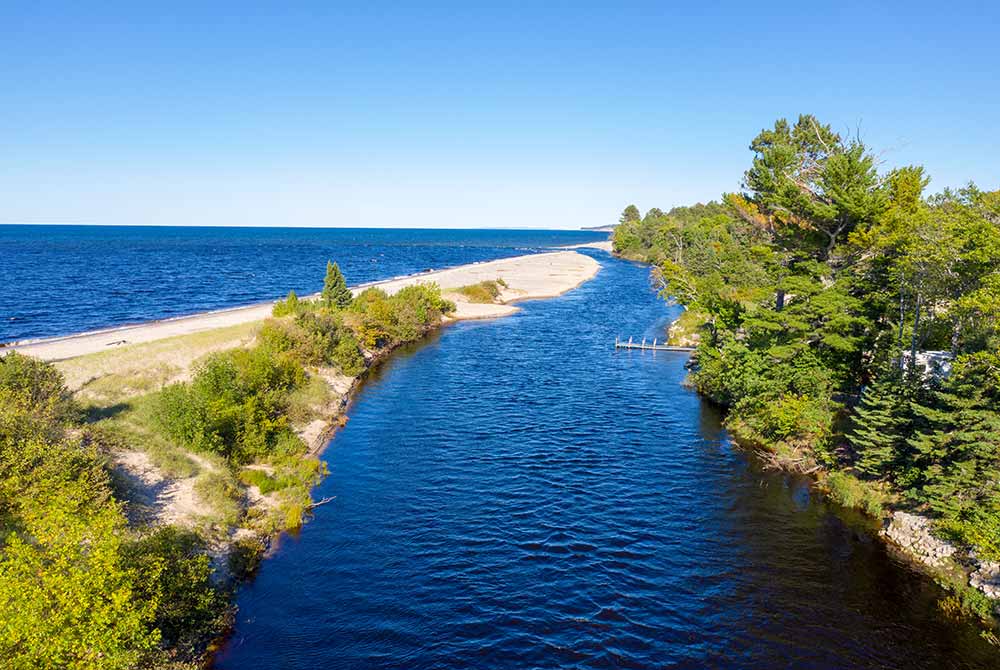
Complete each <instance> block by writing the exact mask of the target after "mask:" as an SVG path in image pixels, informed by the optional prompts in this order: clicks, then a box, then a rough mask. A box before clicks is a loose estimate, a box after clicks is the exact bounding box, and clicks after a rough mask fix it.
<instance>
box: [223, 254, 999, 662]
mask: <svg viewBox="0 0 1000 670" xmlns="http://www.w3.org/2000/svg"><path fill="white" fill-rule="evenodd" d="M597 257H598V258H600V259H601V260H602V261H603V262H604V265H605V267H604V269H603V270H602V272H601V274H600V275H598V277H597V278H596V279H594V280H592V281H591V282H589V283H587V284H585V285H584V286H582V287H581V288H579V289H577V290H576V291H574V292H571V293H569V294H567V295H566V296H564V297H562V298H559V299H554V300H549V301H539V302H531V303H526V304H524V305H523V307H524V310H523V311H522V312H521V313H519V314H517V315H516V316H513V317H510V318H506V319H502V320H496V321H488V322H467V323H461V324H458V325H455V326H451V327H448V328H446V329H444V331H443V332H441V333H440V334H439V335H438V336H436V337H435V338H433V339H431V340H430V341H428V342H425V343H423V344H421V345H419V346H416V347H414V348H412V349H410V350H409V351H407V352H404V353H403V354H402V355H399V356H397V357H395V358H394V359H393V360H392V361H390V362H389V363H388V364H387V365H385V366H384V367H383V368H382V369H381V371H380V372H379V373H377V374H376V375H375V376H374V377H373V378H372V379H371V380H370V381H369V382H368V383H367V384H366V385H365V386H364V388H363V389H362V391H361V393H360V395H359V397H358V398H357V401H356V402H355V403H354V405H353V406H352V407H351V409H350V412H349V415H350V422H349V423H348V424H347V426H346V428H344V429H343V430H342V431H340V432H339V433H338V435H337V436H336V438H335V440H334V441H333V442H332V443H331V446H330V448H329V449H328V451H327V452H326V458H327V459H328V461H329V463H330V468H331V471H332V474H331V476H330V477H329V478H328V479H327V480H326V481H325V482H324V483H323V484H322V485H321V486H320V488H319V490H318V491H317V492H316V493H317V495H318V496H336V499H335V500H334V501H333V502H331V503H330V504H327V505H324V506H322V507H319V508H318V509H317V510H316V516H315V518H314V519H313V520H312V521H311V522H310V523H309V524H307V525H306V526H305V528H304V529H303V530H302V531H301V534H300V535H299V536H297V537H287V536H286V537H284V538H282V540H281V542H280V545H279V550H278V551H277V554H276V555H275V556H274V557H273V558H271V559H269V560H267V561H265V562H264V564H263V566H262V568H261V570H260V573H259V575H258V577H257V579H256V580H255V581H254V582H252V583H251V584H249V585H247V586H245V587H244V588H243V589H242V591H241V593H240V595H239V599H238V600H239V607H240V610H239V614H238V617H237V625H236V630H235V632H234V634H233V636H232V638H231V640H230V643H229V645H228V646H227V647H226V648H225V649H224V651H223V652H222V653H221V654H220V655H219V658H218V664H219V666H220V667H222V668H232V669H241V670H242V669H246V668H301V669H303V670H304V669H314V668H359V669H360V668H407V669H410V670H418V669H423V668H427V669H430V668H475V669H480V668H762V669H763V668H767V669H770V668H784V667H792V668H906V669H908V670H909V669H914V668H934V669H938V668H987V667H994V668H995V667H997V663H998V661H1000V655H998V654H997V653H996V650H993V649H992V648H990V647H988V645H986V644H985V643H984V642H982V641H981V640H980V639H979V638H978V637H977V635H976V633H975V632H974V631H972V630H971V629H968V628H965V627H963V626H956V625H949V624H947V623H946V622H944V621H942V620H941V619H940V618H939V615H938V614H937V613H936V609H935V605H934V598H935V597H936V596H937V595H938V592H937V590H936V588H935V587H933V586H932V585H930V584H929V583H928V582H927V581H926V580H925V579H923V578H921V577H919V576H917V575H916V574H914V573H913V572H911V571H910V570H909V569H907V568H906V567H905V566H904V565H902V564H900V563H898V562H896V561H895V560H894V559H893V558H891V557H890V556H888V555H887V554H886V551H885V549H884V548H883V547H882V545H881V544H880V543H879V542H877V541H875V540H874V539H872V537H871V535H869V534H868V533H867V532H866V529H865V528H864V526H863V523H862V522H860V521H854V522H847V521H844V520H842V518H841V517H839V516H838V515H837V514H835V513H833V512H832V511H831V510H830V509H829V508H828V507H827V506H826V505H825V504H824V503H822V502H821V501H819V500H817V499H815V498H814V497H813V496H812V495H811V493H810V490H809V487H808V485H807V483H806V482H805V481H802V480H799V479H795V478H791V477H784V476H780V475H776V474H769V473H765V472H762V471H761V470H760V468H759V467H758V466H757V465H756V464H755V462H754V461H753V459H752V458H749V457H748V456H746V455H745V454H743V453H741V452H740V451H738V450H736V449H734V447H733V446H732V445H731V444H730V442H729V440H728V439H727V438H726V435H725V434H724V432H723V431H722V429H721V428H720V417H719V415H718V413H717V412H716V411H714V410H713V409H712V408H711V407H709V406H707V405H706V404H704V403H702V402H701V401H700V400H699V399H698V397H697V396H695V395H694V394H693V393H692V392H690V391H689V390H686V389H685V388H684V387H683V386H682V385H681V381H682V379H683V378H684V375H685V371H684V359H683V358H681V357H679V356H678V355H676V354H662V353H657V354H655V355H654V354H652V353H650V352H644V353H643V352H631V353H629V352H618V353H616V352H615V351H613V349H612V348H611V346H610V345H611V344H612V343H613V341H614V338H615V336H616V335H620V336H628V335H632V336H640V337H641V336H642V335H644V334H645V335H647V336H649V337H652V336H654V335H658V336H661V337H662V326H663V324H664V323H665V322H666V321H667V320H668V318H669V317H670V315H671V310H670V308H667V307H665V306H664V304H663V303H662V302H661V301H659V300H658V299H657V298H656V297H655V295H654V292H653V291H652V290H651V289H650V288H649V285H648V283H647V269H646V268H643V267H640V266H636V265H633V264H629V263H625V262H621V261H614V260H611V259H609V258H608V257H607V256H606V255H603V254H601V255H599V256H597Z"/></svg>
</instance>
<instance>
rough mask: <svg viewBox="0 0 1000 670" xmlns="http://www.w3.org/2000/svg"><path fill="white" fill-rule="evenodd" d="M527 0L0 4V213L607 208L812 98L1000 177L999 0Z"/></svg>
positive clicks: (408, 219)
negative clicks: (878, 0)
mask: <svg viewBox="0 0 1000 670" xmlns="http://www.w3.org/2000/svg"><path fill="white" fill-rule="evenodd" d="M535 4H536V3H523V4H520V3H518V4H515V3H505V4H493V5H490V6H489V7H485V6H482V5H480V4H479V3H454V4H431V3H412V4H407V5H402V4H400V5H399V6H393V5H389V4H378V3H358V4H357V5H337V4H336V3H332V2H317V3H308V2H300V3H274V4H271V5H265V4H255V3H248V2H243V3H233V4H229V5H226V4H225V3H203V2H199V3H184V2H171V3H134V2H133V3H122V4H119V5H117V6H116V5H115V4H114V3H86V2H75V3H69V2H66V3H45V2H32V3H28V2H7V3H3V4H2V5H0V54H2V58H0V222H6V223H14V222H63V223H107V224H163V225H276V226H280V225H289V226H292V225H294V226H411V227H547V228H574V227H578V226H591V225H600V224H604V223H609V222H613V221H614V220H616V218H617V215H618V213H619V212H620V211H621V209H622V208H623V207H624V206H625V205H626V204H628V203H629V202H635V203H636V204H637V205H638V206H639V207H640V209H642V210H646V209H648V208H650V207H653V206H658V207H661V208H663V209H666V208H668V207H671V206H673V205H680V204H689V203H692V202H695V201H704V200H708V199H711V198H714V197H718V195H719V194H720V193H721V192H723V191H732V190H735V189H737V188H738V187H739V182H740V177H741V175H742V173H743V171H744V170H745V169H746V167H747V166H748V164H749V161H750V158H751V155H750V152H749V151H748V149H747V145H748V144H749V142H750V140H751V139H752V137H753V136H754V135H755V134H756V133H757V132H758V131H759V130H760V129H761V128H763V127H765V126H769V125H771V124H772V123H773V122H774V120H775V119H776V118H778V117H782V116H785V117H790V118H793V117H795V116H796V115H797V114H798V113H800V112H811V113H814V114H816V115H817V116H819V117H820V118H821V119H823V120H825V121H826V122H828V123H831V124H833V126H834V127H835V128H836V129H838V130H842V131H848V130H850V131H853V130H854V129H860V132H861V135H862V137H863V139H864V140H865V141H866V142H867V143H868V144H869V145H871V146H872V147H873V148H874V149H876V150H877V152H879V153H880V154H881V155H882V157H883V160H884V161H885V167H887V168H888V167H890V166H893V165H901V164H910V163H920V164H923V165H925V166H926V167H927V169H928V171H929V172H930V174H931V176H932V178H933V181H932V184H931V188H932V189H933V190H940V189H941V188H943V187H945V186H958V185H962V184H964V183H965V182H967V181H969V180H974V181H976V182H977V183H978V184H979V185H980V186H982V187H984V188H998V187H1000V40H998V39H997V37H996V30H997V26H998V25H1000V9H998V8H997V6H996V5H994V4H992V3H985V2H984V3H962V2H951V3H940V2H937V3H927V4H923V3H914V2H908V3H891V4H882V5H877V4H874V3H857V4H852V3H849V2H842V3H830V4H829V5H825V6H824V5H822V4H820V3H802V2H794V3H791V2H790V3H771V4H769V5H767V6H762V5H760V4H758V3H749V2H735V3H705V2H702V3H678V4H676V5H674V6H671V5H670V4H668V3H648V4H646V3H606V4H602V5H598V4H587V3H579V2H577V3H537V4H538V5H542V4H544V6H534V5H535ZM154 5H156V6H155V7H154ZM292 5H294V6H292ZM418 5H419V6H418Z"/></svg>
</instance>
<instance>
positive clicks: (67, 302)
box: [0, 225, 607, 342]
mask: <svg viewBox="0 0 1000 670" xmlns="http://www.w3.org/2000/svg"><path fill="white" fill-rule="evenodd" d="M600 239H607V233H593V232H586V231H567V230H564V231H550V230H389V229H371V228H327V229H317V228H297V229H296V228H185V227H141V226H11V225H0V342H9V341H14V340H22V339H27V338H35V337H49V336H53V335H64V334H67V333H74V332H79V331H82V330H94V329H97V328H104V327H108V326H117V325H121V324H126V323H134V322H137V321H148V320H151V319H161V318H165V317H172V316H179V315H183V314H191V313H194V312H201V311H206V310H211V309H222V308H226V307H236V306H239V305H246V304H248V303H253V302H261V301H264V300H271V299H274V298H278V297H282V296H284V295H285V294H287V293H288V291H289V289H295V291H296V292H298V293H299V294H300V295H302V294H307V293H313V292H316V291H319V289H320V288H321V287H322V285H323V273H324V272H325V270H326V261H327V259H330V260H335V261H337V262H338V263H340V267H341V269H342V270H343V271H344V273H345V274H346V275H347V279H348V281H349V282H350V283H352V284H359V283H362V282H367V281H373V280H377V279H388V278H390V277H395V276H398V275H402V274H411V273H413V272H420V271H422V270H427V269H431V268H434V269H440V268H444V267H451V266H455V265H462V264H465V263H473V262H476V261H484V260H492V259H495V258H503V257H507V256H517V255H521V254H527V253H534V252H536V251H546V250H549V249H550V248H551V247H552V246H557V245H566V244H579V243H583V242H592V241H594V240H600Z"/></svg>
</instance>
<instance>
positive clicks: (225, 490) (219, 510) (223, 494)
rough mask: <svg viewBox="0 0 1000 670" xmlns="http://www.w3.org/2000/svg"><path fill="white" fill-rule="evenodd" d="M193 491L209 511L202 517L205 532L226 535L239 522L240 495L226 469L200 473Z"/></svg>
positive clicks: (241, 509) (234, 479) (240, 514)
mask: <svg viewBox="0 0 1000 670" xmlns="http://www.w3.org/2000/svg"><path fill="white" fill-rule="evenodd" d="M194 491H195V493H196V494H197V495H198V499H199V501H201V502H202V503H203V504H204V505H205V506H206V507H207V508H208V509H209V510H210V511H209V513H208V514H204V515H203V516H202V522H203V523H204V524H205V526H206V530H207V531H208V532H209V533H211V532H212V531H221V532H222V533H224V534H225V533H226V531H228V529H229V528H230V527H232V526H236V525H237V524H238V523H239V522H240V517H242V515H243V506H242V505H241V503H240V499H241V497H242V494H241V492H240V488H239V485H238V484H237V482H236V478H235V477H234V476H233V473H232V472H231V471H229V470H226V469H219V470H212V471H206V472H202V473H201V474H200V475H198V479H196V480H195V482H194Z"/></svg>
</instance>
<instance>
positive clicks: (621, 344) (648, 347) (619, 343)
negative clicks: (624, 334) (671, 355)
mask: <svg viewBox="0 0 1000 670" xmlns="http://www.w3.org/2000/svg"><path fill="white" fill-rule="evenodd" d="M615 349H642V350H644V351H686V352H691V351H694V347H675V346H672V345H669V344H660V343H659V342H658V341H657V338H655V337H654V338H653V341H652V342H651V343H649V344H647V343H646V338H645V337H644V338H642V342H633V341H632V338H631V337H630V338H628V341H627V342H626V341H623V340H620V339H618V338H617V337H616V338H615Z"/></svg>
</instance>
